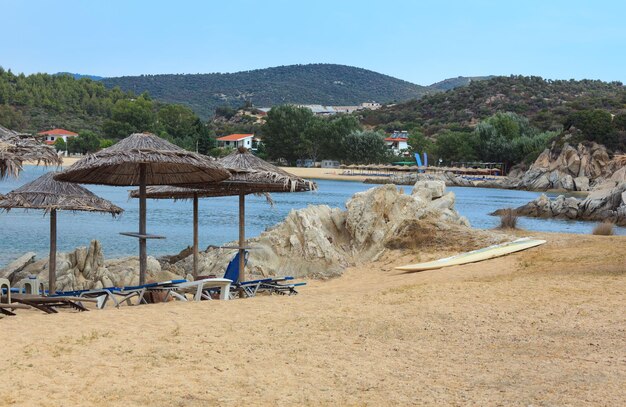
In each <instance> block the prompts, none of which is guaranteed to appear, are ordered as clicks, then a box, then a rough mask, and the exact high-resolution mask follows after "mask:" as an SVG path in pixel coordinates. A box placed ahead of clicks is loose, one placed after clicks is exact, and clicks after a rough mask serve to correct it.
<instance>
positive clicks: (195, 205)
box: [193, 193, 198, 278]
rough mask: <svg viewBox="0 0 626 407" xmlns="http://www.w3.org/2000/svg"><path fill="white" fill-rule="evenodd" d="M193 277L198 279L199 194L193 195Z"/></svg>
mask: <svg viewBox="0 0 626 407" xmlns="http://www.w3.org/2000/svg"><path fill="white" fill-rule="evenodd" d="M193 277H194V278H196V277H198V194H197V193H194V194H193Z"/></svg>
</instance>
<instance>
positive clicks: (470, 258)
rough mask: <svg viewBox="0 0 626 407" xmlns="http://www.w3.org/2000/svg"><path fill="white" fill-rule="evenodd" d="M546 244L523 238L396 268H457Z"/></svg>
mask: <svg viewBox="0 0 626 407" xmlns="http://www.w3.org/2000/svg"><path fill="white" fill-rule="evenodd" d="M544 243H546V241H545V240H539V239H531V238H528V237H523V238H521V239H517V240H514V241H512V242H508V243H501V244H497V245H493V246H489V247H485V248H482V249H478V250H472V251H471V252H467V253H461V254H457V255H455V256H450V257H446V258H444V259H439V260H434V261H429V262H426V263H417V264H408V265H406V266H401V267H396V270H404V271H424V270H432V269H438V268H442V267H449V266H456V265H459V264H467V263H475V262H477V261H483V260H489V259H493V258H494V257H500V256H504V255H507V254H510V253H515V252H519V251H521V250H526V249H530V248H531V247H535V246H539V245H542V244H544Z"/></svg>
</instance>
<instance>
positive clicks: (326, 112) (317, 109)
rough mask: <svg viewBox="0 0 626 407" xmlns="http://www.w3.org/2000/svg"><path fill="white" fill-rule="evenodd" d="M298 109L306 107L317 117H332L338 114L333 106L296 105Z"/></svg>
mask: <svg viewBox="0 0 626 407" xmlns="http://www.w3.org/2000/svg"><path fill="white" fill-rule="evenodd" d="M296 106H298V107H304V108H307V109H309V110H310V111H312V112H313V114H314V115H316V116H331V115H334V114H337V111H336V110H335V109H334V108H333V107H332V106H322V105H296Z"/></svg>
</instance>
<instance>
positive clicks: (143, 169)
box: [139, 163, 148, 285]
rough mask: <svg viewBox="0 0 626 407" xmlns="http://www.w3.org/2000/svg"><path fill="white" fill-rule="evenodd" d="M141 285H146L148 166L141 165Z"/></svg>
mask: <svg viewBox="0 0 626 407" xmlns="http://www.w3.org/2000/svg"><path fill="white" fill-rule="evenodd" d="M139 235H140V236H139V284H140V285H142V284H145V283H146V269H147V268H148V253H147V250H146V164H144V163H142V164H139Z"/></svg>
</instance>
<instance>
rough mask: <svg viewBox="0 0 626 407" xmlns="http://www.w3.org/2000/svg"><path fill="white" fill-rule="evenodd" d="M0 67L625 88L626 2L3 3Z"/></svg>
mask: <svg viewBox="0 0 626 407" xmlns="http://www.w3.org/2000/svg"><path fill="white" fill-rule="evenodd" d="M0 14H2V32H3V39H2V40H1V41H0V66H2V67H3V68H5V69H11V70H12V71H13V72H23V73H26V74H30V73H35V72H48V73H55V72H73V73H81V74H91V75H99V76H122V75H139V74H157V73H211V72H237V71H243V70H250V69H259V68H267V67H272V66H279V65H291V64H307V63H336V64H344V65H351V66H357V67H361V68H366V69H370V70H373V71H376V72H380V73H384V74H387V75H391V76H394V77H397V78H400V79H404V80H407V81H410V82H413V83H417V84H421V85H428V84H431V83H434V82H437V81H440V80H443V79H445V78H450V77H457V76H479V75H510V74H521V75H538V76H542V77H544V78H550V79H585V78H586V79H601V80H605V81H613V80H618V81H622V82H624V83H626V69H624V67H625V66H626V24H624V22H623V18H624V16H625V15H626V1H623V0H618V1H604V0H596V1H579V0H569V1H561V0H542V1H535V0H501V1H486V0H485V1H471V0H466V1H451V0H448V1H447V0H440V1H419V0H414V1H403V0H398V1H394V0H386V1H380V0H379V1H372V0H358V1H353V0H334V1H332V0H331V1H327V0H316V1H313V0H263V1H248V0H231V1H225V0H217V1H215V0H214V1H209V0H207V1H190V0H177V1H161V0H151V1H139V0H135V1H133V0H106V1H104V0H84V1H70V0H67V1H64V0H55V1H49V0H0Z"/></svg>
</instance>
